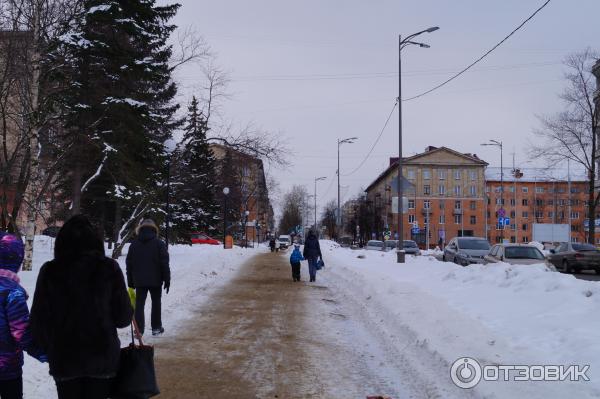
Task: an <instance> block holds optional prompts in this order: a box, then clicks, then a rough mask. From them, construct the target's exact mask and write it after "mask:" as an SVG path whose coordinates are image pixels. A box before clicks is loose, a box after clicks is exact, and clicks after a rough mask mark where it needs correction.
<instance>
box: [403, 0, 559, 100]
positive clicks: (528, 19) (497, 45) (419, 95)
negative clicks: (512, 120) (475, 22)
mask: <svg viewBox="0 0 600 399" xmlns="http://www.w3.org/2000/svg"><path fill="white" fill-rule="evenodd" d="M548 3H550V0H546V2H545V3H544V4H542V5H541V6H540V7H539V8H538V9H537V10H535V12H534V13H533V14H531V15H530V16H529V18H527V19H526V20H525V21H523V22H521V24H520V25H519V26H517V27H516V28H515V29H514V30H513V31H512V32H510V33H509V34H508V35H507V36H506V37H505V38H504V39H502V40H501V41H500V42H498V43H497V44H496V45H495V46H494V47H492V48H491V49H489V50H488V51H487V52H486V53H485V54H483V55H482V56H481V57H479V58H478V59H476V60H475V61H473V62H472V63H471V64H470V65H468V66H467V67H466V68H464V69H463V70H462V71H460V72H458V73H456V74H454V75H453V76H452V77H450V78H449V79H447V80H446V81H444V82H442V83H440V84H439V85H437V86H434V87H432V88H431V89H429V90H427V91H424V92H423V93H421V94H417V95H416V96H413V97H409V98H406V99H403V100H402V101H411V100H415V99H417V98H419V97H423V96H424V95H426V94H429V93H431V92H432V91H434V90H437V89H439V88H440V87H442V86H445V85H446V84H448V83H450V82H451V81H453V80H454V79H456V78H458V77H459V76H460V75H462V74H463V73H465V72H467V71H468V70H469V69H471V67H473V66H474V65H475V64H477V63H478V62H479V61H481V60H483V59H484V58H485V57H487V56H488V55H489V54H490V53H491V52H492V51H494V50H496V49H497V48H498V47H500V46H501V45H502V43H504V42H505V41H507V40H508V39H509V38H510V37H511V36H512V35H514V34H515V33H516V32H517V31H518V30H519V29H521V28H522V27H523V26H524V25H525V24H526V23H527V22H529V21H530V20H531V19H533V17H535V16H536V14H537V13H538V12H540V11H542V9H543V8H544V7H546V6H547V5H548Z"/></svg>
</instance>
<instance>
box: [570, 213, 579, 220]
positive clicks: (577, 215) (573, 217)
mask: <svg viewBox="0 0 600 399" xmlns="http://www.w3.org/2000/svg"><path fill="white" fill-rule="evenodd" d="M571 219H579V212H571Z"/></svg>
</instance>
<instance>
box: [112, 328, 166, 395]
mask: <svg viewBox="0 0 600 399" xmlns="http://www.w3.org/2000/svg"><path fill="white" fill-rule="evenodd" d="M134 328H135V334H134ZM134 337H135V338H137V339H138V341H139V343H140V344H139V345H136V344H135V341H134ZM158 394H160V391H159V389H158V383H157V382H156V371H155V369H154V347H152V346H149V345H144V343H143V342H142V336H141V335H140V333H139V329H138V328H137V323H136V322H135V320H133V322H132V323H131V344H129V346H127V347H125V348H121V356H120V359H119V369H118V371H117V376H116V377H115V380H114V385H113V389H112V394H111V396H110V397H111V398H112V399H148V398H151V397H153V396H156V395H158Z"/></svg>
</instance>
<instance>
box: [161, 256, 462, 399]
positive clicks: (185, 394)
mask: <svg viewBox="0 0 600 399" xmlns="http://www.w3.org/2000/svg"><path fill="white" fill-rule="evenodd" d="M288 255H289V254H287V253H283V254H281V253H280V254H272V253H267V254H264V253H263V254H259V255H256V256H254V257H253V258H251V259H250V260H249V261H248V262H247V263H246V264H245V265H244V267H242V270H241V271H240V273H239V274H238V275H237V276H236V277H235V278H234V279H232V281H231V282H230V283H229V284H228V285H227V286H225V287H223V288H222V289H221V290H220V291H219V292H216V293H215V294H214V295H213V296H212V298H211V299H210V300H209V302H208V303H206V304H205V305H204V306H202V307H201V308H200V309H198V310H197V312H196V314H195V315H193V316H192V317H191V318H190V322H189V324H188V325H187V326H185V327H184V328H183V329H181V330H180V333H179V335H177V336H174V337H171V336H169V335H165V336H164V337H163V338H161V339H160V340H156V342H155V344H156V348H157V359H156V366H157V373H158V378H159V384H160V388H161V391H162V394H161V395H160V398H179V399H181V398H184V399H186V398H209V397H211V398H212V397H219V398H221V397H222V398H225V397H226V398H244V399H246V398H277V397H278V398H286V399H292V398H342V397H343V398H365V397H366V396H367V395H375V394H385V395H389V396H391V397H393V398H403V399H404V398H452V397H461V398H464V397H470V395H469V393H467V392H465V391H460V390H458V388H455V387H450V386H446V387H444V388H440V387H439V384H440V382H442V383H443V381H445V380H446V379H447V378H444V377H446V375H447V374H448V369H447V368H446V365H444V364H442V362H439V361H438V360H437V359H435V358H434V357H432V355H431V354H429V353H427V352H426V350H425V349H423V350H422V351H423V353H419V354H418V355H422V356H415V358H416V357H421V359H420V362H425V363H428V364H427V365H426V366H425V367H426V368H427V369H428V370H429V371H432V370H436V369H438V367H439V370H437V371H439V373H440V374H438V373H437V372H435V373H432V374H430V373H427V374H430V375H433V376H437V377H438V378H437V379H435V380H434V379H432V380H430V381H426V380H425V378H426V377H424V376H423V375H422V374H421V373H419V372H417V370H418V369H419V368H421V367H422V366H423V365H418V367H415V365H414V364H409V363H407V357H406V356H405V354H403V353H399V352H398V351H397V350H395V349H394V346H393V345H390V344H389V343H388V342H386V338H385V337H386V335H387V334H384V333H382V332H381V331H378V328H377V326H376V324H377V321H375V320H370V319H368V318H367V317H366V315H363V314H361V311H360V307H359V306H356V305H357V303H356V302H355V301H356V299H355V298H352V295H349V294H350V293H349V292H341V291H338V290H339V288H338V289H334V288H332V287H333V285H332V286H329V284H328V279H330V278H331V279H333V278H334V277H329V276H327V273H326V271H323V272H320V274H319V275H318V276H317V282H316V283H308V282H306V280H307V279H308V275H307V274H308V273H307V266H306V262H303V265H302V266H303V269H302V272H303V276H302V278H303V282H301V283H294V282H292V279H291V270H290V266H289V263H288ZM336 286H339V285H338V284H336ZM188 299H189V301H193V300H194V298H188ZM402 334H403V333H402V332H401V331H400V332H397V333H396V339H397V338H398V335H402ZM406 339H407V340H410V341H407V347H410V349H407V351H406V352H407V353H408V354H409V355H410V356H411V358H412V357H413V356H414V355H415V353H414V352H415V351H417V352H418V351H420V349H419V347H418V346H415V345H414V339H415V337H412V336H406ZM442 376H443V377H442ZM448 380H449V379H448ZM444 385H446V384H444Z"/></svg>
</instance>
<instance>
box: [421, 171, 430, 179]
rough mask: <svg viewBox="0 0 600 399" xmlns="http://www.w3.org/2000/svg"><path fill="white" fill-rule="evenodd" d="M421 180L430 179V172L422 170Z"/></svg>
mask: <svg viewBox="0 0 600 399" xmlns="http://www.w3.org/2000/svg"><path fill="white" fill-rule="evenodd" d="M423 179H424V180H429V179H431V171H430V170H429V169H423Z"/></svg>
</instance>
